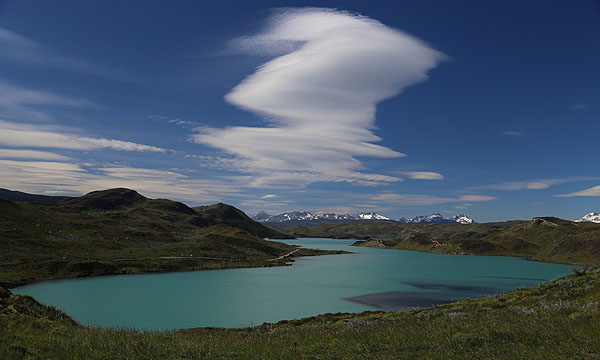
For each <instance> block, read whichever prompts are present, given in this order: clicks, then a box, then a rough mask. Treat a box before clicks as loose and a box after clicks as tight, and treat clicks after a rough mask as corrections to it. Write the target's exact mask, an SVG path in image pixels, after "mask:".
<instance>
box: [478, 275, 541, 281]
mask: <svg viewBox="0 0 600 360" xmlns="http://www.w3.org/2000/svg"><path fill="white" fill-rule="evenodd" d="M478 277H482V278H492V279H508V280H528V281H546V279H538V278H526V277H512V276H490V275H478Z"/></svg>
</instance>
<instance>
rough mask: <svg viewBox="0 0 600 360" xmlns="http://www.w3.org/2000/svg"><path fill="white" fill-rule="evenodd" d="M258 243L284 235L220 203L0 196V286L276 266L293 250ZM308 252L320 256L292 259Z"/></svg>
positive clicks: (98, 195)
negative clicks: (42, 199) (27, 199)
mask: <svg viewBox="0 0 600 360" xmlns="http://www.w3.org/2000/svg"><path fill="white" fill-rule="evenodd" d="M262 237H286V235H285V234H281V233H279V232H278V231H276V230H273V229H269V228H267V227H265V226H263V225H261V224H258V223H256V222H254V221H252V220H250V219H249V218H248V217H247V216H245V214H243V213H242V212H241V211H240V210H238V209H235V208H234V207H231V206H228V205H225V204H216V205H213V206H208V207H200V208H197V209H196V210H194V209H192V208H190V207H188V206H187V205H185V204H182V203H180V202H175V201H170V200H165V199H148V198H145V197H144V196H142V195H140V194H138V193H137V192H135V191H133V190H128V189H111V190H105V191H95V192H92V193H89V194H87V195H84V196H81V197H77V198H67V199H60V200H59V201H54V202H51V203H48V202H46V203H39V202H16V201H11V200H7V199H3V198H1V197H0V283H4V284H6V285H15V284H18V283H23V282H30V281H34V280H40V279H56V278H65V277H76V276H90V275H105V274H123V273H139V272H157V271H161V272H163V271H176V270H195V269H214V268H226V267H248V266H272V265H281V264H282V262H285V260H284V259H282V260H279V261H268V260H269V259H273V258H277V257H279V256H281V255H284V254H286V253H289V252H290V251H292V250H294V247H291V246H288V245H285V244H281V243H277V242H270V241H265V240H263V239H262ZM288 237H289V236H288ZM310 253H320V252H317V251H314V252H311V251H310V250H301V251H300V252H297V253H295V254H294V255H306V254H310Z"/></svg>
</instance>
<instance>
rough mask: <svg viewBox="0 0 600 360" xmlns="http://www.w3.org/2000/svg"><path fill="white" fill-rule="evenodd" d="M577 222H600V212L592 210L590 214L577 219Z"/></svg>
mask: <svg viewBox="0 0 600 360" xmlns="http://www.w3.org/2000/svg"><path fill="white" fill-rule="evenodd" d="M575 222H593V223H599V224H600V213H597V212H595V211H592V212H591V213H589V214H585V215H584V216H583V217H582V218H581V219H577V220H575Z"/></svg>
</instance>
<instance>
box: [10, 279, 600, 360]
mask: <svg viewBox="0 0 600 360" xmlns="http://www.w3.org/2000/svg"><path fill="white" fill-rule="evenodd" d="M598 299H600V271H599V270H598V269H589V270H587V271H585V272H580V273H578V274H574V275H572V276H569V277H565V278H561V279H557V280H554V281H551V282H548V283H545V284H542V285H539V286H536V287H533V288H522V289H518V290H515V291H512V292H509V293H506V294H502V295H496V296H492V297H486V298H480V299H471V300H464V301H459V302H456V303H452V304H447V305H442V306H438V307H434V308H429V309H423V310H415V311H410V312H404V313H393V312H390V313H385V312H365V313H361V314H327V315H320V316H316V317H312V318H306V319H300V320H293V321H283V322H280V323H276V324H264V325H261V326H258V327H252V328H245V329H209V328H200V329H190V330H184V331H179V332H141V331H133V330H107V329H102V328H94V327H84V326H80V325H78V324H77V323H75V322H74V321H73V320H72V319H70V318H69V317H68V316H66V315H65V314H64V313H62V312H61V311H60V310H57V309H55V308H52V307H47V306H44V305H41V304H39V303H37V302H36V301H35V300H33V299H32V298H31V297H29V296H24V295H11V294H10V293H9V292H8V291H7V290H2V289H0V358H3V359H38V358H43V359H65V358H71V359H198V358H219V359H239V358H243V359H250V358H252V359H289V358H301V359H357V358H363V359H371V358H376V359H598V358H600V342H599V341H598V338H599V336H600V302H599V300H598Z"/></svg>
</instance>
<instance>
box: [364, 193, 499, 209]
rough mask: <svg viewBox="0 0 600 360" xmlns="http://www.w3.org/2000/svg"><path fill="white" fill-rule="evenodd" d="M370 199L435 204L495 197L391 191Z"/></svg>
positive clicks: (405, 203)
mask: <svg viewBox="0 0 600 360" xmlns="http://www.w3.org/2000/svg"><path fill="white" fill-rule="evenodd" d="M370 199H371V200H376V201H382V202H386V203H395V204H401V205H435V204H445V203H452V202H463V201H471V202H479V201H491V200H496V199H497V198H496V197H493V196H486V195H463V196H459V197H458V198H451V197H438V196H430V195H415V194H397V193H393V192H385V193H381V194H377V195H375V196H372V197H371V198H370ZM470 205H471V204H463V205H462V206H465V207H466V206H470Z"/></svg>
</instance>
